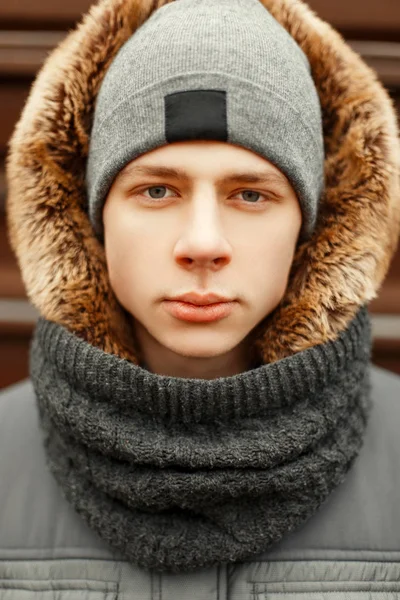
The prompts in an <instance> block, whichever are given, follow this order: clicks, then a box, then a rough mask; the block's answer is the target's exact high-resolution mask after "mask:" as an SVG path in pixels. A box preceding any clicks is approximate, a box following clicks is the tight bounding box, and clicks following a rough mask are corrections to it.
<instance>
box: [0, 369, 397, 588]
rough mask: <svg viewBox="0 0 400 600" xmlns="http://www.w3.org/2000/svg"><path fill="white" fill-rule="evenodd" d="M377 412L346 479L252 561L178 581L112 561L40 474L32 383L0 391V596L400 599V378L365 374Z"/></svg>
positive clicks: (382, 372) (376, 372)
mask: <svg viewBox="0 0 400 600" xmlns="http://www.w3.org/2000/svg"><path fill="white" fill-rule="evenodd" d="M372 385H373V393H372V395H373V399H374V405H373V409H372V413H371V416H370V420H369V424H368V428H367V434H366V436H365V441H364V444H363V447H362V449H361V452H360V454H359V456H358V457H357V459H356V461H355V463H354V465H353V467H352V469H351V470H350V472H349V473H348V475H347V478H346V480H345V482H344V483H343V484H342V485H340V486H339V487H338V488H336V490H335V491H334V492H333V493H332V494H331V496H330V497H329V499H328V501H327V502H325V504H323V505H322V506H321V508H320V510H319V511H318V512H317V513H316V514H315V515H314V516H313V517H311V519H309V520H308V521H307V522H306V523H305V524H304V525H303V526H302V527H301V528H299V529H298V530H297V531H295V532H294V533H292V534H290V535H288V536H287V537H286V538H285V539H284V540H282V541H281V542H280V543H278V544H276V545H275V546H274V547H273V548H271V549H270V550H269V551H268V552H266V553H264V554H262V555H260V556H258V557H256V558H255V559H253V560H251V561H249V562H243V563H235V564H233V565H228V566H227V565H225V564H221V565H220V566H217V567H215V568H210V569H200V570H198V571H195V572H192V573H186V574H178V575H171V574H164V573H153V572H150V571H149V572H148V571H146V570H143V569H140V568H138V567H136V566H133V565H131V564H129V563H127V562H126V561H124V560H119V559H118V556H117V555H115V554H113V552H112V551H111V550H110V549H109V548H108V547H107V546H106V545H105V544H104V543H103V542H102V540H101V539H100V538H99V537H98V536H97V535H96V534H95V533H93V532H92V531H91V530H90V529H89V528H88V526H87V525H86V524H85V522H84V521H83V520H82V518H81V517H80V516H79V515H78V514H77V513H76V512H75V511H74V510H73V508H72V507H71V506H70V505H69V504H68V503H67V501H66V500H64V498H63V497H62V494H61V492H60V490H59V488H58V486H57V484H56V482H55V481H54V479H53V476H52V475H51V473H50V472H49V471H48V470H47V468H46V459H45V453H44V448H43V442H42V437H41V432H40V430H39V425H38V423H39V421H38V413H37V408H36V402H35V396H34V391H33V388H32V384H31V381H30V379H27V380H25V381H22V382H20V383H17V384H15V385H12V386H10V387H9V388H7V389H6V390H4V391H3V392H2V393H1V394H0V443H1V448H2V452H1V454H0V600H36V599H37V600H39V599H40V600H161V599H162V600H222V599H224V600H284V599H287V600H310V599H315V600H317V599H318V600H364V599H369V600H395V599H398V598H400V508H399V505H400V466H399V465H400V436H399V433H398V432H399V427H400V377H398V376H397V375H395V374H393V373H391V372H390V371H387V370H384V369H381V368H379V367H377V366H373V367H372Z"/></svg>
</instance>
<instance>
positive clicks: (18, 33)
mask: <svg viewBox="0 0 400 600" xmlns="http://www.w3.org/2000/svg"><path fill="white" fill-rule="evenodd" d="M90 4H91V2H89V1H88V0H69V1H68V2H64V1H61V0H18V1H17V2H10V3H7V4H6V3H5V2H3V3H2V4H1V5H0V388H4V387H6V386H8V385H11V384H12V383H14V382H17V381H19V380H21V379H24V378H25V377H28V347H29V341H30V337H31V335H32V330H33V326H34V323H35V320H36V318H37V312H36V310H35V309H34V308H33V307H32V305H31V304H30V303H29V301H28V300H27V297H26V294H25V290H24V286H23V283H22V280H21V277H20V275H19V270H18V266H17V263H16V260H15V258H14V256H13V254H12V252H11V249H10V247H9V244H8V241H7V237H6V231H5V215H4V204H5V196H6V186H5V178H4V159H5V154H6V148H7V141H8V138H9V137H10V135H11V133H12V130H13V128H14V125H15V123H16V121H17V120H18V117H19V114H20V111H21V109H22V107H23V104H24V102H25V100H26V98H27V95H28V92H29V89H30V86H31V84H32V81H33V79H34V77H35V74H36V73H37V71H38V69H39V67H40V66H41V64H42V62H43V60H44V58H45V57H46V55H47V54H48V53H49V52H50V51H51V50H52V49H53V48H54V46H55V45H56V44H57V43H58V42H59V41H60V40H61V39H62V38H63V37H64V36H65V35H66V33H67V31H68V30H70V29H71V28H73V27H74V26H75V24H76V22H77V21H78V20H79V19H80V17H81V15H82V13H84V12H86V11H87V9H88V7H89V5H90ZM309 5H310V6H311V7H312V8H313V9H314V10H315V11H316V12H317V14H319V15H320V16H321V17H322V18H323V19H325V20H327V21H329V22H330V23H332V25H333V26H334V27H336V28H337V29H338V30H339V31H340V32H341V33H342V34H343V35H344V36H345V38H346V39H347V40H348V42H349V43H350V44H351V45H352V46H353V47H354V48H355V49H356V50H357V52H359V53H360V54H361V55H362V56H363V57H364V59H365V61H366V62H367V63H368V64H369V65H370V66H372V67H373V68H374V69H375V70H376V71H377V73H378V75H379V77H380V79H381V81H382V83H383V84H384V85H385V87H386V88H387V90H388V92H389V93H390V94H391V96H392V97H393V98H394V99H395V101H396V105H397V107H398V113H399V115H400V0H335V1H332V0H309ZM370 310H371V314H372V326H373V335H374V348H373V362H374V363H375V364H377V365H379V366H382V367H384V368H386V369H389V370H391V371H394V372H396V373H398V374H400V249H399V250H398V252H397V255H396V257H395V259H394V261H393V263H392V266H391V269H390V272H389V274H388V276H387V278H386V281H385V283H384V285H383V287H382V289H381V292H380V295H379V298H377V299H376V300H374V302H372V303H371V304H370Z"/></svg>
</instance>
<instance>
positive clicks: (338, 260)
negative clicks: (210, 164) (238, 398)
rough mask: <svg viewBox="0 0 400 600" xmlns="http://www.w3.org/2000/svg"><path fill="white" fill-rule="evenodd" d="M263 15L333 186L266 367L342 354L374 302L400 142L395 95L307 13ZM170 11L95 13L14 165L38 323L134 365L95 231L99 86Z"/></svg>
mask: <svg viewBox="0 0 400 600" xmlns="http://www.w3.org/2000/svg"><path fill="white" fill-rule="evenodd" d="M172 1H176V0H172ZM216 1H217V0H216ZM260 2H261V3H262V4H263V5H264V6H265V8H266V10H269V11H270V12H271V14H272V15H273V16H274V17H275V18H276V19H277V21H278V22H279V23H280V24H281V25H282V26H283V27H284V28H286V30H287V31H288V32H289V33H290V35H292V37H293V38H294V39H295V41H296V42H297V43H298V44H299V46H300V47H301V48H302V50H303V51H304V52H305V54H306V55H307V57H308V59H309V62H310V65H311V70H312V76H313V79H314V82H315V85H316V88H317V91H318V94H319V98H320V102H321V108H322V114H323V128H324V145H325V181H326V187H325V190H324V193H323V195H322V198H321V203H320V209H319V216H318V222H317V226H316V229H315V232H314V235H313V236H312V238H311V239H309V240H308V241H306V242H305V243H303V244H301V245H299V246H298V247H297V249H296V253H295V256H294V260H293V265H292V269H291V272H290V276H289V280H288V286H287V290H286V293H285V295H284V297H283V299H282V301H281V302H280V304H279V305H278V306H277V307H276V309H275V310H274V311H273V312H272V313H271V314H270V315H268V316H267V317H266V318H265V319H264V320H263V321H262V323H260V324H259V325H258V326H257V328H256V330H255V332H254V333H255V338H254V340H255V341H254V348H256V349H257V352H258V353H259V358H260V359H261V361H262V362H264V363H269V362H274V361H277V360H279V359H282V358H284V357H285V356H289V355H292V354H294V353H296V352H299V351H302V350H305V349H307V348H309V347H311V346H315V345H317V344H321V343H324V342H326V341H328V340H335V339H336V338H337V337H338V335H339V333H340V332H341V331H342V330H344V329H346V328H347V326H348V325H349V323H350V321H351V320H352V319H353V317H354V316H355V314H356V313H357V312H358V310H359V309H360V307H361V306H362V305H365V304H368V303H369V302H370V301H371V300H373V299H374V298H376V296H377V294H378V292H379V289H380V287H381V284H382V282H383V280H384V278H385V276H386V274H387V272H388V269H389V266H390V262H391V259H392V257H393V255H394V253H395V251H396V249H397V244H398V240H399V233H400V141H399V131H398V125H397V117H396V112H395V108H394V103H393V101H392V100H391V98H390V96H389V94H388V92H387V91H386V89H385V88H384V87H383V85H382V84H381V82H380V81H379V80H378V78H377V75H376V74H375V72H374V71H373V70H372V69H371V68H369V67H368V66H367V65H366V64H365V62H364V61H363V60H362V59H361V57H360V56H359V55H358V54H357V53H356V52H355V51H354V50H352V48H351V47H350V46H349V45H348V44H347V43H346V42H345V40H344V39H343V37H342V36H341V35H340V34H339V33H338V32H337V31H335V30H334V29H333V28H332V27H331V26H330V25H329V24H328V23H326V22H324V21H323V20H321V19H320V18H319V17H318V16H317V15H316V14H315V13H314V12H313V11H312V10H311V9H310V8H309V7H308V6H307V5H306V4H304V3H303V2H301V1H300V0H260ZM167 3H168V2H167V1H165V0H102V1H100V2H99V3H98V4H96V5H93V6H92V7H91V8H90V10H89V12H88V13H87V14H86V15H84V16H83V18H82V20H81V21H80V22H79V23H78V25H77V26H76V28H75V29H74V30H72V31H70V32H69V33H68V34H67V36H66V37H65V38H64V40H63V41H62V42H61V43H60V44H59V45H58V46H57V47H56V49H55V50H54V51H53V52H52V53H51V54H50V55H49V56H48V57H47V59H46V61H45V63H44V64H43V66H42V68H41V69H40V71H39V73H38V75H37V77H36V79H35V81H34V83H33V85H32V87H31V90H30V94H29V96H28V99H27V101H26V104H25V106H24V109H23V111H22V113H21V116H20V119H19V121H18V123H17V125H16V127H15V129H14V132H13V135H12V137H11V138H10V140H9V151H8V155H7V160H6V178H7V185H8V196H7V199H6V217H7V225H8V236H9V242H10V244H11V247H12V249H13V251H14V253H15V255H16V257H17V261H18V264H19V267H20V270H21V274H22V278H23V282H24V285H25V288H26V292H27V295H28V297H29V299H30V301H31V302H32V303H33V305H34V306H35V307H36V308H37V309H38V311H39V313H40V314H41V316H43V317H44V318H46V319H48V320H50V321H54V322H56V323H58V324H60V325H63V326H64V327H66V328H67V329H68V330H69V331H71V332H73V333H74V334H76V335H77V336H79V337H81V338H83V339H84V340H86V341H87V342H89V343H90V344H92V345H94V346H97V347H98V348H100V349H102V350H103V351H105V352H109V353H113V354H116V355H117V356H119V357H121V358H126V359H128V360H130V361H131V362H133V363H134V364H140V361H141V357H140V350H139V348H138V347H137V344H136V341H135V339H134V338H133V334H132V327H131V325H130V319H129V317H130V315H128V314H127V312H126V311H125V309H124V308H123V307H121V305H120V304H119V302H118V300H117V299H116V297H115V294H114V292H113V290H112V288H111V285H110V281H109V277H108V272H107V264H106V258H105V250H104V247H103V246H102V245H101V243H100V242H99V241H98V240H97V239H96V237H95V234H94V231H93V229H92V226H91V224H90V222H89V218H88V215H87V197H86V189H85V170H86V161H87V154H88V143H89V136H90V129H91V124H92V118H93V111H94V104H95V99H96V95H97V92H98V90H99V87H100V84H101V81H102V78H103V77H104V75H105V73H106V70H107V68H108V66H109V65H110V62H111V61H112V59H113V58H114V56H115V55H116V53H117V51H118V50H119V48H120V47H121V46H122V45H123V44H124V43H125V42H126V40H127V39H128V38H129V37H130V36H131V35H132V34H133V33H134V32H135V30H136V29H137V28H138V27H139V26H140V25H141V24H142V23H143V22H144V21H145V20H146V19H148V18H149V17H150V15H151V14H152V13H153V12H154V11H155V10H156V9H157V8H159V7H161V6H162V5H164V4H167Z"/></svg>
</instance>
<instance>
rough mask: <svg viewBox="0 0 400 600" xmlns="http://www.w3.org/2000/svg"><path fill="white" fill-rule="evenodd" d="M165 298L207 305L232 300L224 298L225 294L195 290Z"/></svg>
mask: <svg viewBox="0 0 400 600" xmlns="http://www.w3.org/2000/svg"><path fill="white" fill-rule="evenodd" d="M166 300H171V301H173V302H186V303H188V304H195V305H196V306H208V305H209V304H217V303H220V302H233V300H232V299H231V298H226V297H225V296H220V295H219V294H214V293H208V294H197V293H195V292H189V293H187V294H182V295H181V296H176V297H174V298H166Z"/></svg>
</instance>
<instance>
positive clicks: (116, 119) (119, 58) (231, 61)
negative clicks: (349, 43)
mask: <svg viewBox="0 0 400 600" xmlns="http://www.w3.org/2000/svg"><path fill="white" fill-rule="evenodd" d="M188 90H218V91H221V92H225V93H226V114H225V115H223V116H221V120H223V121H224V125H225V126H226V128H227V139H226V140H223V141H226V142H227V143H230V144H234V145H239V146H243V147H244V148H247V149H250V150H252V151H253V152H255V153H257V154H259V155H261V156H263V157H265V158H266V159H267V160H269V161H271V162H272V163H273V164H275V165H276V166H277V167H278V168H279V169H280V170H281V171H282V172H283V173H285V175H286V176H287V178H288V179H289V181H290V183H291V184H292V186H293V188H294V190H295V191H296V193H297V195H298V199H299V204H300V207H301V210H302V213H303V222H302V228H301V232H300V238H301V240H304V239H306V238H308V237H309V236H310V235H311V234H312V232H313V230H314V227H315V224H316V220H317V212H318V204H319V199H320V196H321V193H322V191H323V189H324V158H325V157H324V139H323V127H322V111H321V106H320V101H319V97H318V92H317V90H316V87H315V83H314V80H313V78H312V75H311V68H310V64H309V61H308V58H307V56H306V54H305V53H304V52H303V50H302V49H301V48H300V46H299V45H298V44H297V43H296V41H295V40H294V39H293V37H292V36H291V35H290V34H289V33H288V32H287V31H286V29H285V28H284V27H283V26H282V25H281V24H280V23H279V22H278V21H277V20H276V19H275V18H274V17H273V16H272V15H271V13H270V12H269V11H268V10H267V9H266V8H265V7H264V6H263V5H262V3H261V2H260V1H259V0H218V1H217V2H216V1H215V0H175V1H174V2H171V3H169V4H166V5H164V6H162V7H160V8H158V9H157V10H155V11H154V12H153V13H152V14H151V16H150V17H149V18H148V19H147V20H146V21H145V22H144V23H143V24H142V25H141V26H140V27H139V28H138V29H137V30H136V31H135V32H134V34H133V35H132V36H131V37H130V38H129V39H128V40H127V41H126V42H125V43H124V44H123V45H122V47H121V48H120V49H119V51H118V53H117V54H116V56H115V57H114V59H113V61H112V63H111V65H110V66H109V67H108V69H107V72H106V74H105V76H104V79H103V81H102V83H101V86H100V89H99V91H98V94H97V97H96V105H95V110H94V118H93V125H92V129H91V132H90V145H89V153H88V160H87V171H86V184H87V194H88V209H89V218H90V220H91V222H92V224H93V228H94V231H95V233H96V235H97V237H98V238H99V239H100V240H101V241H103V234H104V229H103V221H102V209H103V206H104V202H105V199H106V196H107V193H108V190H109V188H110V186H111V184H112V182H113V180H114V177H115V176H116V175H117V173H118V172H119V171H120V170H121V169H122V168H123V167H124V166H125V165H126V164H127V163H128V162H130V161H132V160H133V159H135V158H136V157H138V156H139V155H141V154H143V153H145V152H149V151H151V150H153V149H155V148H157V147H160V146H164V145H165V144H167V137H166V114H165V100H166V98H167V97H168V96H169V95H171V94H178V93H180V92H184V91H188ZM197 112H198V111H196V110H194V109H193V113H194V114H193V118H192V126H191V127H185V139H215V138H214V136H213V132H212V131H210V128H209V122H210V120H211V119H208V120H207V122H206V124H205V126H204V128H202V129H201V130H200V131H198V127H197V126H196V122H197V117H196V113H197ZM175 119H176V120H177V121H179V115H175ZM218 139H219V136H218ZM220 141H221V140H220Z"/></svg>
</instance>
